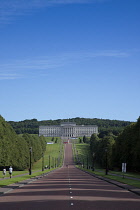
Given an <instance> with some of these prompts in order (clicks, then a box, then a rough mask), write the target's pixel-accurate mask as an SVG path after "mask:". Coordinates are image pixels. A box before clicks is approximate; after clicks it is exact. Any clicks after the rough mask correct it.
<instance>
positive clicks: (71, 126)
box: [39, 122, 98, 138]
mask: <svg viewBox="0 0 140 210" xmlns="http://www.w3.org/2000/svg"><path fill="white" fill-rule="evenodd" d="M93 133H95V134H98V126H96V125H76V123H74V122H63V123H61V124H60V125H52V126H39V136H41V135H43V136H45V137H61V138H76V137H82V136H86V137H90V136H91V135H92V134H93Z"/></svg>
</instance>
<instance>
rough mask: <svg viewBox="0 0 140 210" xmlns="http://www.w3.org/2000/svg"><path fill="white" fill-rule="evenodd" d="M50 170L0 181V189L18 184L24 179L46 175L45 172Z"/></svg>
mask: <svg viewBox="0 0 140 210" xmlns="http://www.w3.org/2000/svg"><path fill="white" fill-rule="evenodd" d="M52 170H53V169H48V170H45V171H40V172H35V173H32V175H24V176H20V177H14V176H13V177H12V178H11V179H10V178H9V179H3V180H0V187H4V186H7V185H10V184H14V183H18V182H21V181H24V180H26V179H30V178H33V177H36V176H39V175H41V174H43V173H47V172H49V171H52Z"/></svg>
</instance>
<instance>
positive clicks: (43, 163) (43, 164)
mask: <svg viewBox="0 0 140 210" xmlns="http://www.w3.org/2000/svg"><path fill="white" fill-rule="evenodd" d="M42 171H44V153H42Z"/></svg>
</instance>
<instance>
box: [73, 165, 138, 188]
mask: <svg viewBox="0 0 140 210" xmlns="http://www.w3.org/2000/svg"><path fill="white" fill-rule="evenodd" d="M77 167H78V168H80V167H79V166H77ZM82 170H84V171H87V172H90V173H93V174H95V175H97V176H102V177H105V178H108V179H111V180H115V181H117V182H120V183H124V184H128V185H131V186H134V187H138V188H140V181H139V180H132V179H128V178H125V177H124V178H123V177H119V176H113V175H105V170H104V171H92V170H88V169H83V168H82Z"/></svg>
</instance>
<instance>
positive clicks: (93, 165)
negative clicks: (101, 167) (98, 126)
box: [92, 152, 95, 171]
mask: <svg viewBox="0 0 140 210" xmlns="http://www.w3.org/2000/svg"><path fill="white" fill-rule="evenodd" d="M94 157H95V153H94V152H93V160H92V171H94V170H95V168H94V167H95V164H94V160H95V159H94Z"/></svg>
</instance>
